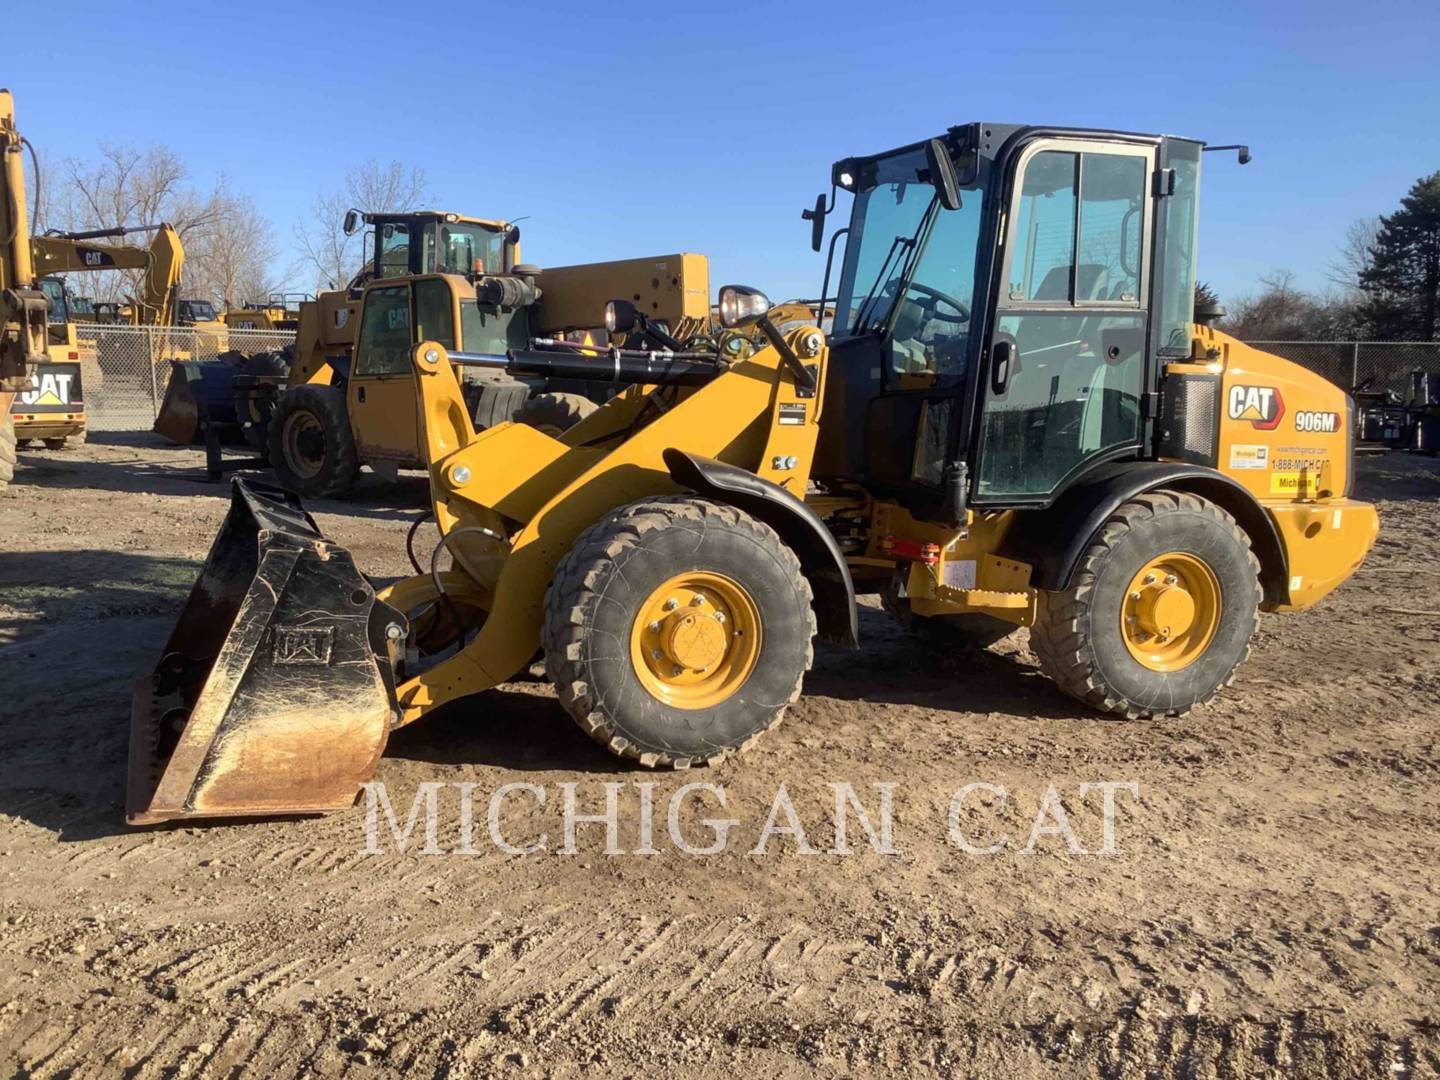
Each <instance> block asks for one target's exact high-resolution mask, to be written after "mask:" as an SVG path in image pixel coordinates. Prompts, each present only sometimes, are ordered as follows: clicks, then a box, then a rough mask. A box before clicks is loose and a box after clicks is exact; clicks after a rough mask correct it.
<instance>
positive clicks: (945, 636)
mask: <svg viewBox="0 0 1440 1080" xmlns="http://www.w3.org/2000/svg"><path fill="white" fill-rule="evenodd" d="M880 603H881V605H882V606H883V607H884V608H885V610H886V611H887V612H888V613H889V614H890V615H891V616H892V617H893V618H894V619H895V621H896V622H898V623H899V624H900V625H901V626H902V627H904V628H905V632H906V633H907V634H909V635H911V636H912V637H913V638H915V640H916V641H918V642H920V643H921V644H923V645H924V646H925V647H926V648H929V649H933V650H935V651H937V652H943V651H957V650H975V649H984V648H986V647H988V646H990V645H994V644H995V643H996V642H997V641H1003V640H1004V639H1005V638H1007V637H1009V636H1010V635H1011V634H1013V633H1015V631H1017V630H1019V629H1020V627H1018V626H1016V625H1015V624H1014V623H1010V622H1006V621H1005V620H1004V619H997V618H995V616H993V615H984V614H981V613H980V612H978V611H977V612H967V613H966V614H963V615H928V616H927V615H916V614H915V613H914V612H913V611H911V610H910V601H909V599H908V598H906V597H902V596H897V595H896V594H895V590H894V589H893V588H887V589H886V590H885V591H884V592H882V593H881V594H880Z"/></svg>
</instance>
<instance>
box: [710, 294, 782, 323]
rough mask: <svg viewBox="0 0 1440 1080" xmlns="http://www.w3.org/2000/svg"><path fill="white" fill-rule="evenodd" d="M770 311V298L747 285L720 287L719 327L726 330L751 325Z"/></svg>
mask: <svg viewBox="0 0 1440 1080" xmlns="http://www.w3.org/2000/svg"><path fill="white" fill-rule="evenodd" d="M769 310H770V298H769V297H768V296H766V295H765V294H764V293H763V292H761V291H760V290H759V289H752V288H751V287H750V286H749V285H722V286H721V287H720V325H721V326H723V327H725V329H727V330H733V329H735V328H736V327H737V326H743V325H745V324H746V323H752V322H754V321H755V320H756V319H758V318H760V317H761V316H762V315H764V314H765V313H766V312H768V311H769Z"/></svg>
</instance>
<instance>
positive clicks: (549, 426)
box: [511, 394, 600, 437]
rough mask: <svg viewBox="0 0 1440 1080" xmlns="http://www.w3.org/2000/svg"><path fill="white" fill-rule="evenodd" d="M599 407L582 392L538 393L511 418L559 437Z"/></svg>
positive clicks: (518, 422)
mask: <svg viewBox="0 0 1440 1080" xmlns="http://www.w3.org/2000/svg"><path fill="white" fill-rule="evenodd" d="M599 407H600V406H599V405H596V404H595V403H594V402H593V401H591V400H590V399H589V398H587V397H583V396H581V395H580V394H536V395H535V396H534V397H532V398H530V399H529V400H528V401H526V402H525V404H523V405H521V406H520V408H518V409H516V410H515V415H514V416H513V417H511V419H513V420H514V421H515V422H516V423H517V424H529V425H530V426H531V427H533V428H538V429H539V430H541V431H543V432H545V434H546V435H550V436H552V437H558V436H560V435H563V434H565V432H567V431H569V430H570V429H571V428H572V427H574V426H575V425H576V424H578V423H579V422H580V421H581V420H584V419H585V418H586V417H587V416H589V415H590V414H591V413H593V412H594V411H595V410H596V409H598V408H599Z"/></svg>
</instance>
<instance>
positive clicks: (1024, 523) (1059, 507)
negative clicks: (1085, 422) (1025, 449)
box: [998, 461, 1289, 606]
mask: <svg viewBox="0 0 1440 1080" xmlns="http://www.w3.org/2000/svg"><path fill="white" fill-rule="evenodd" d="M1161 488H1164V489H1166V490H1169V491H1185V492H1189V493H1191V494H1193V495H1198V496H1200V497H1201V498H1204V499H1209V500H1210V501H1211V502H1213V503H1215V504H1216V505H1217V506H1219V507H1221V508H1222V509H1224V510H1225V511H1226V512H1228V513H1229V514H1230V516H1231V517H1233V518H1234V519H1235V521H1236V523H1237V524H1238V525H1239V526H1240V528H1241V529H1243V530H1244V531H1245V533H1246V535H1247V536H1249V538H1250V546H1251V548H1252V549H1253V550H1254V552H1255V557H1256V558H1257V559H1258V560H1259V561H1260V584H1261V586H1262V587H1263V589H1264V591H1265V603H1266V605H1267V606H1272V605H1275V604H1283V603H1285V602H1286V601H1287V599H1288V595H1289V593H1288V581H1289V571H1288V569H1287V560H1286V557H1285V546H1284V544H1282V543H1281V541H1280V535H1279V533H1278V532H1277V531H1276V529H1275V523H1274V521H1273V520H1271V517H1270V515H1269V514H1267V513H1266V512H1265V508H1264V507H1263V506H1261V505H1260V503H1259V502H1258V501H1256V499H1255V496H1253V495H1251V494H1250V492H1248V491H1246V490H1245V489H1244V488H1243V487H1241V486H1240V485H1239V484H1237V483H1236V482H1235V481H1234V480H1232V479H1230V478H1229V477H1228V476H1226V475H1225V474H1224V473H1221V472H1218V471H1216V470H1215V469H1211V468H1207V467H1205V466H1203V465H1186V464H1177V463H1172V462H1164V461H1132V462H1117V463H1114V464H1112V465H1105V466H1101V467H1100V468H1097V469H1096V470H1095V471H1094V473H1092V474H1091V475H1090V476H1089V477H1087V478H1086V479H1084V480H1082V481H1081V482H1080V483H1078V484H1075V485H1074V486H1072V487H1070V488H1069V489H1067V490H1066V491H1065V492H1064V493H1063V494H1062V495H1061V496H1060V497H1059V498H1058V499H1056V500H1055V501H1054V502H1053V503H1052V504H1051V505H1050V506H1048V507H1046V508H1045V509H1044V510H1035V511H1022V512H1019V513H1017V514H1016V522H1015V524H1014V525H1013V526H1012V527H1011V529H1010V530H1009V532H1008V533H1007V534H1006V537H1005V541H1004V543H1003V544H1002V545H1001V550H1000V551H999V552H998V554H1001V555H1003V556H1004V557H1006V558H1009V559H1017V560H1019V561H1020V562H1025V563H1029V564H1030V565H1031V566H1033V567H1034V568H1035V573H1034V576H1033V578H1032V584H1033V585H1035V586H1036V587H1037V588H1040V589H1050V590H1055V589H1066V588H1069V586H1070V579H1071V576H1072V575H1073V574H1074V572H1075V567H1076V566H1077V565H1078V564H1079V562H1080V557H1081V555H1082V554H1084V551H1085V548H1086V547H1088V546H1089V544H1090V541H1091V539H1092V538H1093V537H1094V536H1095V533H1096V532H1098V531H1099V529H1100V526H1101V525H1103V524H1104V523H1105V521H1106V519H1107V518H1109V517H1110V515H1111V514H1113V513H1115V511H1116V510H1118V509H1119V508H1120V506H1121V504H1123V503H1125V502H1127V501H1129V500H1130V499H1133V498H1135V496H1137V495H1143V494H1145V493H1146V492H1147V491H1156V490H1159V489H1161Z"/></svg>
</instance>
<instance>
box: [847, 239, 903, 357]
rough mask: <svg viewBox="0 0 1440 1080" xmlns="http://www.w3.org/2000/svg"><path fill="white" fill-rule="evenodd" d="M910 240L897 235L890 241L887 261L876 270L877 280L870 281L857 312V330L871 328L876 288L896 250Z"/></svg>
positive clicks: (863, 330)
mask: <svg viewBox="0 0 1440 1080" xmlns="http://www.w3.org/2000/svg"><path fill="white" fill-rule="evenodd" d="M906 243H908V241H907V240H906V239H905V237H903V236H897V237H895V239H894V240H891V241H890V250H889V251H887V252H886V253H885V261H884V262H882V263H881V264H880V269H879V270H877V271H876V272H875V280H874V281H873V282H871V283H870V288H869V290H868V291H867V292H866V293H865V299H864V300H862V301H861V302H860V308H859V310H858V311H856V312H855V332H856V333H857V334H863V333H866V332H867V331H868V330H869V323H868V315H869V313H870V309H871V308H872V307H873V306H874V304H875V300H876V293H875V290H876V289H878V288H879V287H880V283H881V282H882V281H884V280H886V278H885V274H886V272H887V271H888V270H889V269H890V261H891V260H892V259H894V258H895V252H896V251H897V250H900V249H901V248H903V247H904V245H905V244H906Z"/></svg>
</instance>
